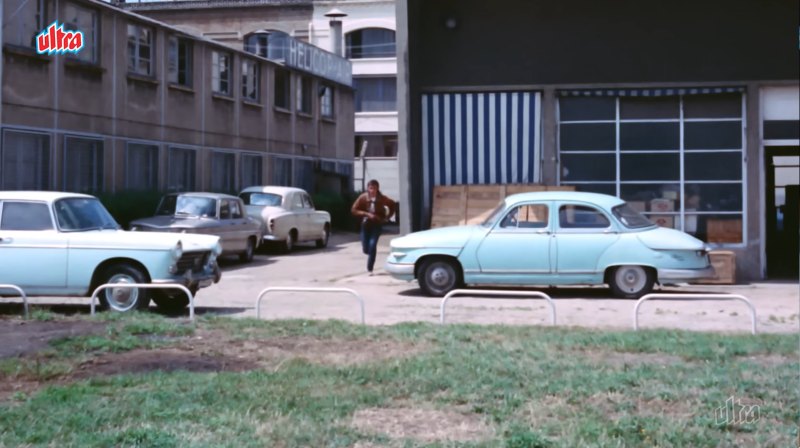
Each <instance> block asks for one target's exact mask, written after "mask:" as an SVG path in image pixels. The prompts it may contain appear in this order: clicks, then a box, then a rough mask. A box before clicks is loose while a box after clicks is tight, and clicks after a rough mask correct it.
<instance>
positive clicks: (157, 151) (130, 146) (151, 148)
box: [125, 141, 161, 191]
mask: <svg viewBox="0 0 800 448" xmlns="http://www.w3.org/2000/svg"><path fill="white" fill-rule="evenodd" d="M135 147H138V148H135ZM135 150H144V151H147V152H148V153H149V154H147V155H146V157H147V158H148V161H150V160H149V159H150V158H151V157H152V158H153V159H154V160H153V161H154V166H153V167H151V168H152V170H153V172H152V173H151V175H152V180H151V182H150V183H151V186H150V187H149V188H145V189H144V190H143V191H155V190H158V189H159V185H160V182H159V177H160V176H159V171H160V170H159V168H160V164H161V163H160V162H161V160H160V158H161V157H160V155H161V148H160V146H159V145H157V144H155V143H148V142H137V141H127V142H125V188H126V189H128V190H132V189H134V187H132V186H131V177H135V176H133V175H132V174H133V173H131V172H130V169H131V167H132V166H133V165H134V163H133V161H132V160H131V156H132V153H133V152H134V151H135Z"/></svg>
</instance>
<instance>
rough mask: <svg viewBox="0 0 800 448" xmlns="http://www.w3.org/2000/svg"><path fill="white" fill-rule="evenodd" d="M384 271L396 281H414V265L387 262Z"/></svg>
mask: <svg viewBox="0 0 800 448" xmlns="http://www.w3.org/2000/svg"><path fill="white" fill-rule="evenodd" d="M383 269H384V270H385V271H386V272H388V273H389V275H391V276H392V277H394V278H396V279H399V280H408V281H411V280H414V265H413V264H411V263H390V262H388V261H387V262H386V264H385V265H384V266H383Z"/></svg>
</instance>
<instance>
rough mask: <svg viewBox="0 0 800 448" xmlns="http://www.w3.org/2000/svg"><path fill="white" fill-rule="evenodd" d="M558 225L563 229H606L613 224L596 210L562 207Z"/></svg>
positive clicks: (570, 206)
mask: <svg viewBox="0 0 800 448" xmlns="http://www.w3.org/2000/svg"><path fill="white" fill-rule="evenodd" d="M558 225H559V227H561V228H562V229H605V228H606V227H608V226H610V225H611V222H609V220H608V218H606V216H605V215H604V214H602V213H601V212H600V210H597V209H596V208H593V207H587V206H585V205H562V206H561V207H560V208H559V209H558Z"/></svg>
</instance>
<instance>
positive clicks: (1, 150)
mask: <svg viewBox="0 0 800 448" xmlns="http://www.w3.org/2000/svg"><path fill="white" fill-rule="evenodd" d="M9 133H16V134H23V135H31V136H38V137H43V138H44V139H45V144H44V145H43V146H42V148H40V149H41V152H40V154H39V157H42V156H44V157H46V158H47V165H46V167H45V168H44V170H43V175H42V179H40V180H41V182H40V183H39V184H38V185H37V186H36V187H35V188H34V189H36V190H49V189H50V188H52V186H53V167H54V163H53V138H52V135H50V134H49V133H46V132H32V131H26V130H20V129H14V128H3V129H2V132H1V133H0V190H12V189H16V187H14V188H11V187H9V186H6V178H5V175H4V174H3V171H4V170H5V164H6V160H5V157H6V151H7V149H8V147H9V146H10V145H8V144H7V143H6V136H7V134H9ZM28 152H30V151H28ZM17 155H19V154H17ZM24 189H28V188H24Z"/></svg>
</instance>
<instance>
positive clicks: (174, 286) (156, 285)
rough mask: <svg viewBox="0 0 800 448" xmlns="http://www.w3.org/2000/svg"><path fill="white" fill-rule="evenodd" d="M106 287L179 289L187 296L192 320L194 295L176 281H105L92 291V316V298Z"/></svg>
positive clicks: (92, 303) (92, 306)
mask: <svg viewBox="0 0 800 448" xmlns="http://www.w3.org/2000/svg"><path fill="white" fill-rule="evenodd" d="M108 288H144V289H180V290H181V291H183V292H184V293H186V295H187V296H188V297H189V319H190V320H194V295H192V292H191V291H189V288H187V287H185V286H183V285H180V284H178V283H105V284H102V285H100V286H98V287H97V288H96V289H95V290H94V292H93V293H92V302H91V310H92V316H94V299H95V298H97V295H98V294H99V293H100V291H102V290H104V289H108Z"/></svg>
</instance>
